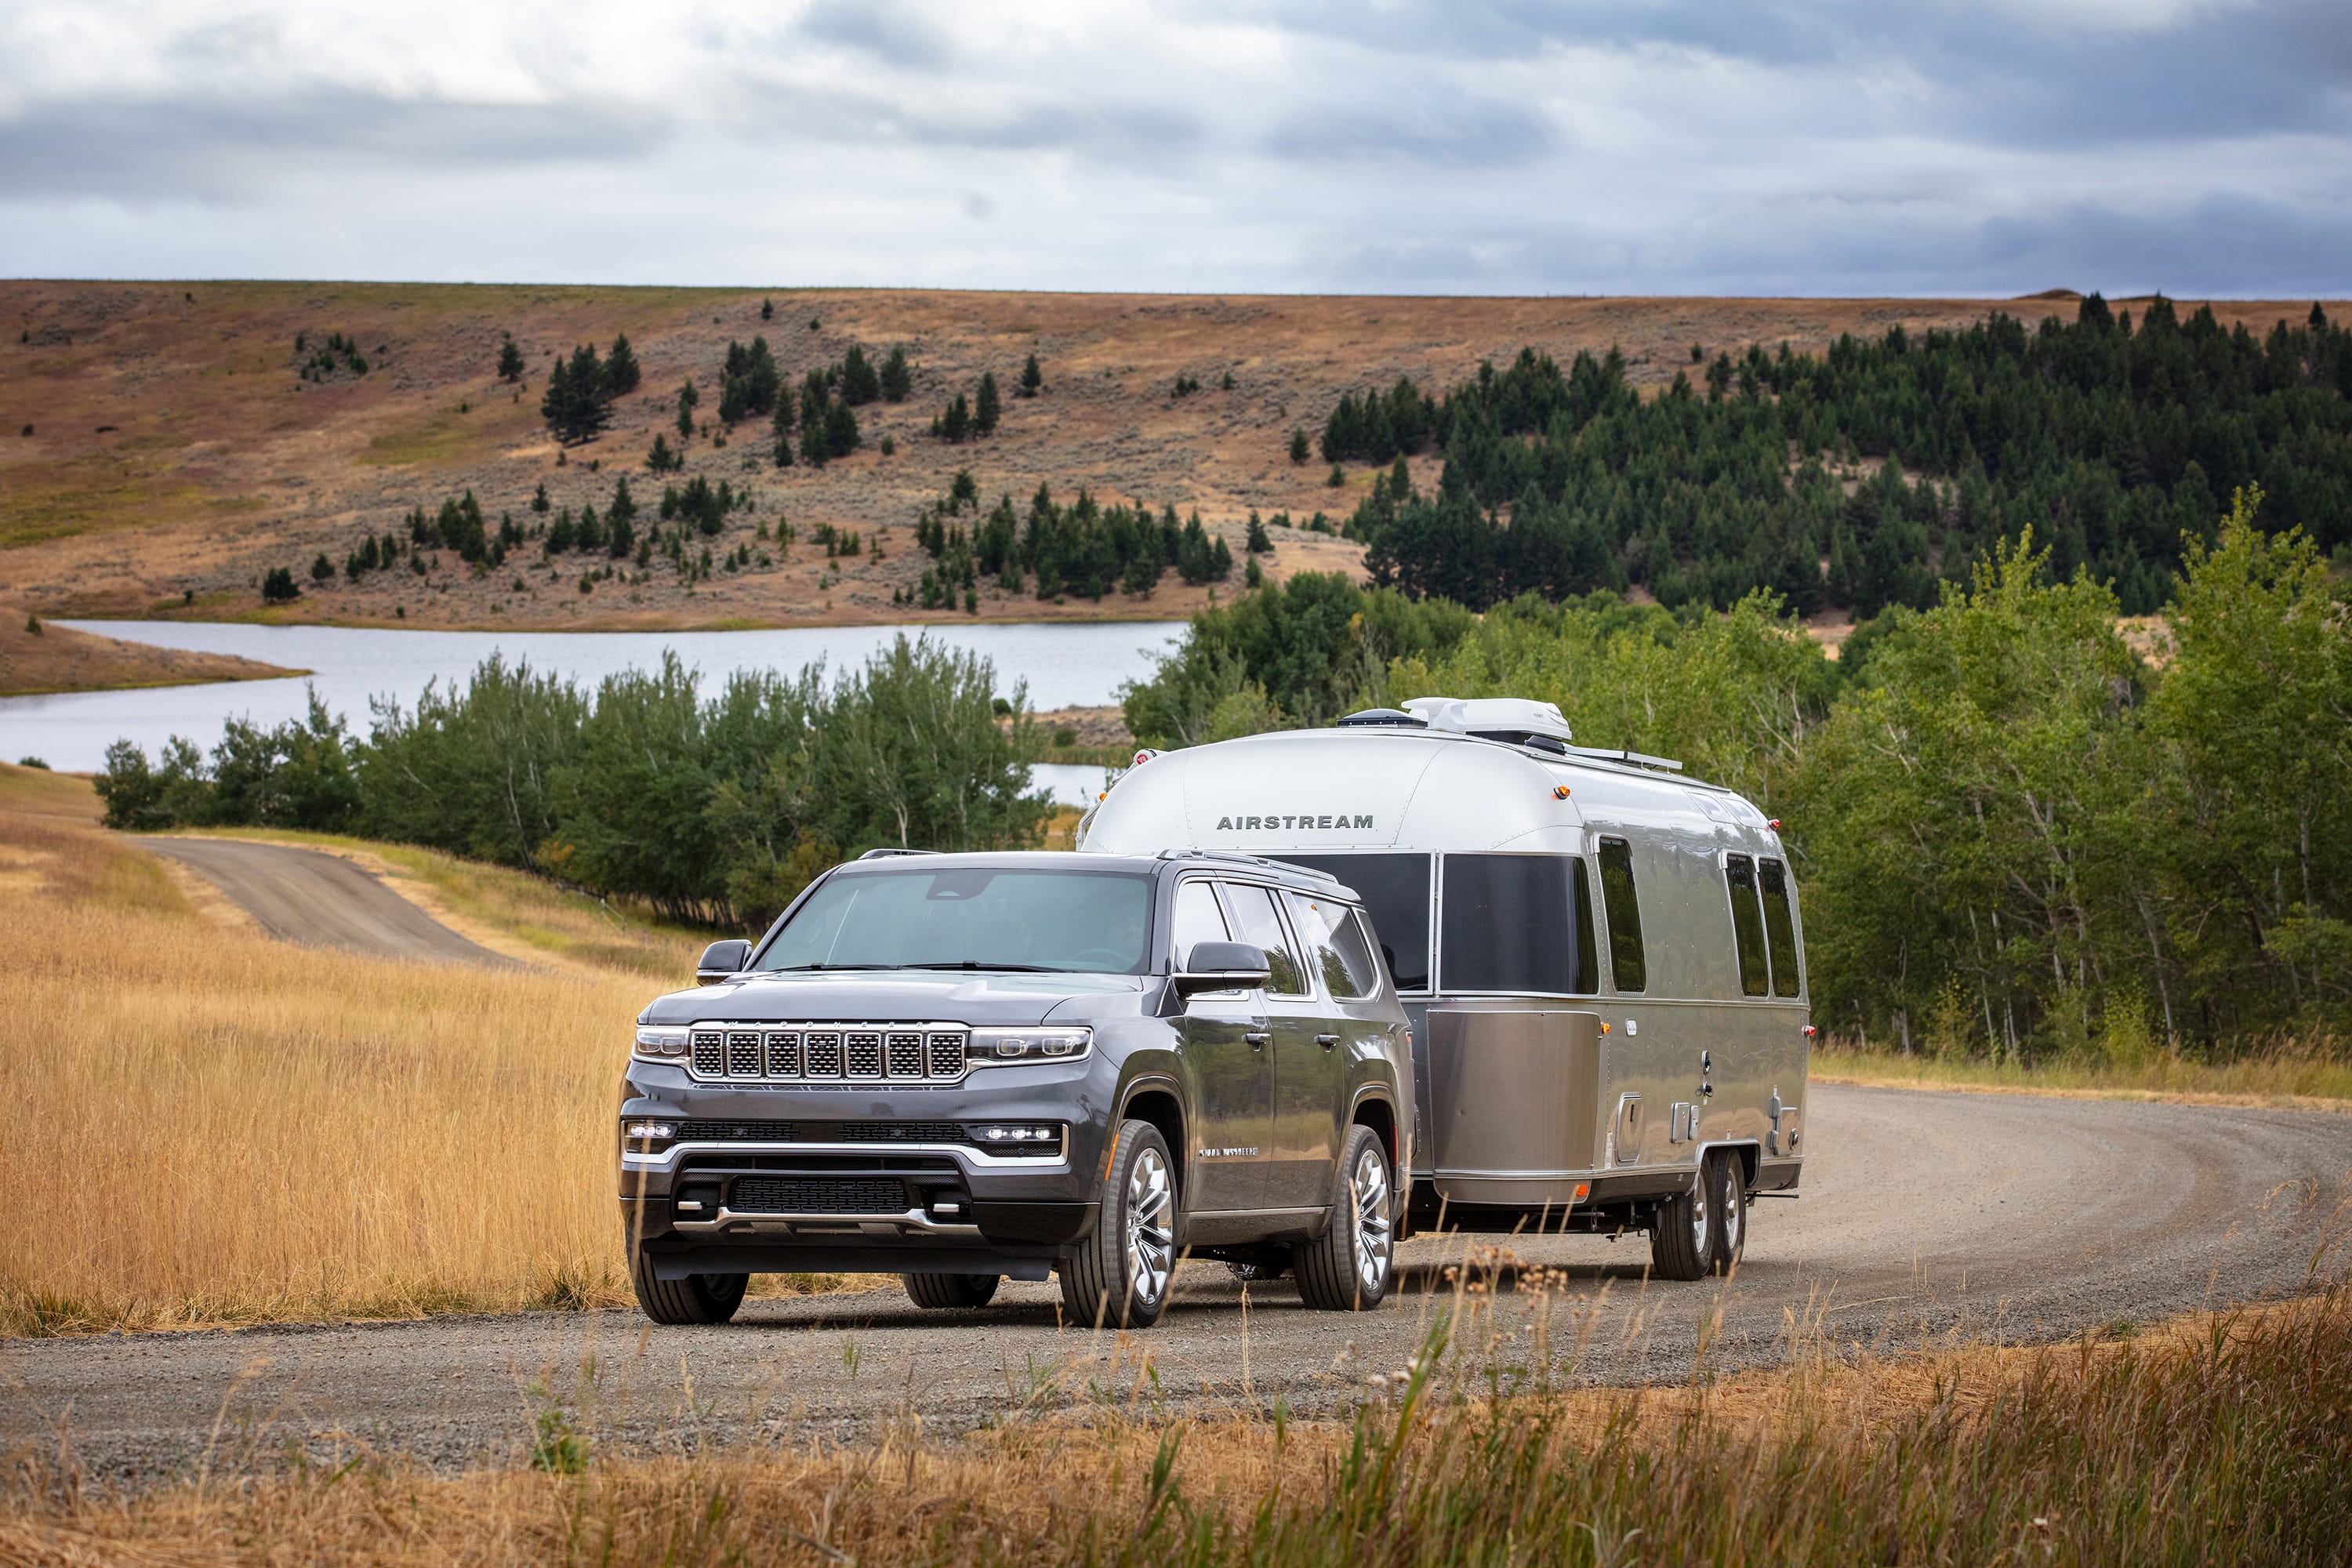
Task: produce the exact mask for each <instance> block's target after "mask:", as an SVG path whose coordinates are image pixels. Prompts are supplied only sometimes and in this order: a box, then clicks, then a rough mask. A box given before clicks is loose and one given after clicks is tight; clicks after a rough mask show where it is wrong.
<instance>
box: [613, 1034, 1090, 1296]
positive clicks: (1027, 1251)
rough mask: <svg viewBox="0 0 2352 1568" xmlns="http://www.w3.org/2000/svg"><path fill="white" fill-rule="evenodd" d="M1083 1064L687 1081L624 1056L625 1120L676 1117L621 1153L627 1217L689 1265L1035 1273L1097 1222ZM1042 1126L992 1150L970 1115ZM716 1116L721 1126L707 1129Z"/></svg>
mask: <svg viewBox="0 0 2352 1568" xmlns="http://www.w3.org/2000/svg"><path fill="white" fill-rule="evenodd" d="M1095 1065H1096V1064H1094V1063H1091V1062H1076V1063H1067V1064H1059V1063H1046V1064H1039V1065H1036V1066H1022V1067H992V1068H988V1069H986V1071H985V1072H984V1073H979V1074H974V1075H973V1076H972V1078H971V1079H967V1080H966V1081H965V1082H963V1083H961V1084H958V1085H955V1086H952V1087H943V1088H929V1087H920V1088H917V1087H903V1088H902V1087H893V1086H880V1085H871V1084H865V1085H842V1086H838V1087H828V1088H821V1089H809V1088H797V1087H796V1088H793V1089H776V1088H771V1087H766V1086H755V1085H721V1084H707V1083H698V1082H696V1081H694V1080H693V1079H690V1078H689V1077H688V1075H687V1074H686V1073H685V1072H684V1071H683V1070H682V1069H680V1068H675V1067H671V1066H669V1065H668V1064H666V1063H649V1062H644V1061H633V1062H632V1063H631V1065H630V1072H629V1079H628V1084H627V1090H628V1092H627V1097H626V1098H625V1100H624V1102H623V1105H622V1108H621V1121H622V1122H623V1123H626V1122H629V1121H648V1120H651V1121H670V1122H676V1123H680V1124H683V1125H681V1126H680V1128H679V1132H680V1136H679V1137H678V1138H677V1140H676V1141H675V1142H670V1143H668V1144H667V1146H664V1147H660V1148H658V1149H657V1150H656V1151H648V1152H623V1154H622V1155H621V1158H620V1168H619V1177H620V1205H621V1218H622V1223H623V1226H624V1228H625V1233H626V1235H627V1237H628V1238H629V1240H630V1241H631V1243H632V1244H633V1245H635V1246H636V1247H641V1248H642V1249H643V1250H644V1252H645V1253H646V1255H647V1257H648V1259H649V1260H650V1261H651V1262H652V1263H653V1265H654V1267H655V1268H656V1272H657V1273H659V1274H660V1275H662V1276H663V1277H665V1278H668V1277H674V1276H675V1275H679V1274H687V1273H706V1272H708V1273H717V1272H756V1273H764V1272H792V1271H836V1270H837V1271H861V1270H864V1271H879V1272H890V1273H896V1272H903V1271H907V1270H910V1269H937V1270H940V1271H967V1272H982V1271H987V1272H996V1273H1006V1274H1012V1275H1013V1276H1014V1277H1016V1278H1021V1277H1027V1278H1034V1279H1042V1278H1044V1271H1045V1268H1048V1267H1050V1264H1051V1262H1052V1261H1053V1259H1055V1258H1056V1257H1058V1256H1059V1255H1060V1253H1061V1252H1062V1251H1063V1249H1064V1248H1065V1247H1067V1245H1068V1244H1069V1243H1070V1242H1072V1241H1075V1240H1076V1239H1077V1238H1078V1237H1081V1236H1083V1235H1085V1234H1086V1233H1087V1231H1088V1230H1089V1229H1091V1227H1092V1226H1093V1224H1094V1220H1095V1215H1096V1206H1097V1201H1098V1197H1099V1194H1098V1188H1099V1185H1100V1177H1099V1174H1098V1162H1099V1159H1100V1152H1101V1147H1102V1138H1103V1132H1102V1121H1103V1117H1102V1115H1101V1114H1100V1113H1099V1112H1097V1110H1095V1109H1094V1108H1095V1107H1096V1106H1097V1105H1100V1104H1102V1103H1104V1102H1105V1097H1104V1096H1102V1095H1099V1094H1097V1093H1095V1092H1094V1091H1093V1078H1094V1068H1095ZM1026 1124H1034V1125H1052V1126H1055V1127H1057V1128H1058V1129H1060V1137H1059V1139H1058V1141H1057V1142H1055V1143H1054V1144H1052V1145H1050V1146H1045V1147H1039V1148H1034V1149H1033V1148H1025V1147H1024V1148H1019V1149H1002V1150H1000V1149H996V1148H989V1147H983V1146H982V1145H981V1144H980V1143H978V1142H975V1141H974V1140H973V1139H972V1138H971V1136H970V1135H969V1132H968V1130H969V1129H971V1128H972V1127H974V1126H977V1125H1026ZM713 1132H717V1133H723V1134H724V1135H723V1136H716V1135H709V1134H712V1133H713Z"/></svg>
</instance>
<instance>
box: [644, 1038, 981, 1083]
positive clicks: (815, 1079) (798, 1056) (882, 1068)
mask: <svg viewBox="0 0 2352 1568" xmlns="http://www.w3.org/2000/svg"><path fill="white" fill-rule="evenodd" d="M968 1034H969V1031H967V1030H963V1029H940V1028H926V1027H925V1026H922V1025H919V1024H877V1025H872V1026H847V1027H843V1026H833V1027H825V1026H816V1027H811V1026H807V1025H803V1024H794V1025H791V1026H781V1027H780V1026H774V1025H764V1024H762V1025H752V1024H719V1025H714V1026H710V1027H708V1028H697V1029H695V1030H694V1031H692V1035H691V1040H690V1045H689V1050H690V1053H691V1054H690V1056H689V1066H690V1068H691V1070H692V1073H693V1076H694V1077H695V1078H697V1079H702V1080H705V1081H719V1082H727V1083H761V1084H775V1085H793V1084H811V1085H815V1084H823V1083H840V1082H844V1081H856V1082H871V1081H874V1080H877V1079H887V1080H888V1081H890V1082H892V1083H908V1084H950V1083H957V1082H961V1080H962V1079H963V1076H964V1073H965V1070H966V1069H967V1068H969V1066H970V1065H971V1064H970V1060H969V1056H970V1053H969V1052H968V1050H967V1049H966V1045H967V1039H968Z"/></svg>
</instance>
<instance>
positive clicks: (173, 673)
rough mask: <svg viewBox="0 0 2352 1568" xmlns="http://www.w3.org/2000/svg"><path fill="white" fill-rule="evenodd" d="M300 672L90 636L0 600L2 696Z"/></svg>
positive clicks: (219, 655)
mask: <svg viewBox="0 0 2352 1568" xmlns="http://www.w3.org/2000/svg"><path fill="white" fill-rule="evenodd" d="M35 626H39V628H40V629H39V630H37V631H36V630H35V629H34V627H35ZM302 673H304V672H303V671H301V670H299V669H280V668H278V667H277V666H276V665H274V664H263V663H261V662H259V661H258V660H256V659H250V658H237V657H236V655H234V654H224V653H192V652H189V651H188V650H186V649H184V648H170V647H150V646H148V645H147V644H144V643H132V642H123V641H121V640H120V639H118V638H115V637H93V636H91V635H90V634H89V633H88V632H78V631H75V630H74V629H72V628H71V627H70V626H49V625H47V624H45V623H39V622H36V621H34V620H33V619H31V618H29V617H28V616H26V614H25V612H24V610H23V609H22V608H21V607H10V606H6V605H0V697H25V696H30V695H32V694H34V693H37V692H44V691H115V690H121V689H125V688H128V687H138V686H185V685H189V684H191V683H193V682H195V681H203V680H275V679H278V678H279V677H280V676H289V675H300V674H302Z"/></svg>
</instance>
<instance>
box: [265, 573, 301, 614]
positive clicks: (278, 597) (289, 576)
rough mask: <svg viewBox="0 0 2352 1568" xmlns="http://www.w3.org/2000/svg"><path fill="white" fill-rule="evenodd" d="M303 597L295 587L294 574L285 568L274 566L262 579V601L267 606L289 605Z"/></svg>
mask: <svg viewBox="0 0 2352 1568" xmlns="http://www.w3.org/2000/svg"><path fill="white" fill-rule="evenodd" d="M301 596H302V590H301V589H299V588H298V587H296V586H295V585H294V574H293V573H291V572H289V571H288V570H287V569H286V568H285V567H283V566H272V567H271V568H270V569H269V570H268V572H267V573H266V574H263V576H262V579H261V601H262V603H263V604H266V605H287V604H291V603H293V602H294V601H295V600H297V599H299V598H300V597H301Z"/></svg>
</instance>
